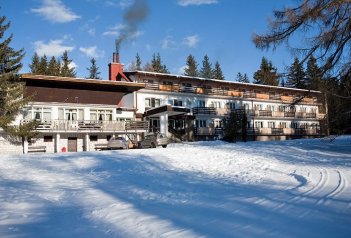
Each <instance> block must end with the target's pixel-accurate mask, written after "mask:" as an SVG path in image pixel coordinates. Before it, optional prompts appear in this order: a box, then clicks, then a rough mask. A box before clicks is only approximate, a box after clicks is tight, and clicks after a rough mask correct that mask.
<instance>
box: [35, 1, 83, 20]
mask: <svg viewBox="0 0 351 238" xmlns="http://www.w3.org/2000/svg"><path fill="white" fill-rule="evenodd" d="M31 12H34V13H36V14H38V15H40V16H42V17H44V19H46V20H48V21H51V22H54V23H66V22H71V21H74V20H76V19H78V18H80V16H78V15H76V14H75V13H73V12H72V11H71V10H70V9H68V8H67V7H66V6H65V5H64V4H63V3H62V2H61V0H43V4H42V6H41V7H39V8H32V9H31Z"/></svg>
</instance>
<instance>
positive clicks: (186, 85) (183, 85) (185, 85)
mask: <svg viewBox="0 0 351 238" xmlns="http://www.w3.org/2000/svg"><path fill="white" fill-rule="evenodd" d="M192 86H193V85H191V83H182V87H186V88H190V87H192Z"/></svg>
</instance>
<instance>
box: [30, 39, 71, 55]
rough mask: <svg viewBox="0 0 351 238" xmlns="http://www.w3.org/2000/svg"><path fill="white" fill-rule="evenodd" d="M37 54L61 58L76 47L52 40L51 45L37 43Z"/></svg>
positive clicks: (41, 42) (35, 46)
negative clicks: (65, 52) (64, 53)
mask: <svg viewBox="0 0 351 238" xmlns="http://www.w3.org/2000/svg"><path fill="white" fill-rule="evenodd" d="M33 44H34V48H35V52H36V53H37V54H38V55H39V56H43V55H44V54H45V55H46V56H55V57H57V56H60V55H62V53H63V52H64V51H66V50H67V51H72V50H73V49H74V46H68V45H64V44H63V41H62V40H50V41H49V43H44V42H43V41H35V42H34V43H33Z"/></svg>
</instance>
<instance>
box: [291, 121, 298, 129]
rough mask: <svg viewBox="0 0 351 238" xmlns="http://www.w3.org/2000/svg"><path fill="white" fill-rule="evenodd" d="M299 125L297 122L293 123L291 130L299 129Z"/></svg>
mask: <svg viewBox="0 0 351 238" xmlns="http://www.w3.org/2000/svg"><path fill="white" fill-rule="evenodd" d="M298 127H299V124H298V123H297V122H291V128H298Z"/></svg>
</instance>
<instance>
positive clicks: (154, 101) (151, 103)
mask: <svg viewBox="0 0 351 238" xmlns="http://www.w3.org/2000/svg"><path fill="white" fill-rule="evenodd" d="M159 106H160V99H159V98H145V107H146V108H148V107H159Z"/></svg>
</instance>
